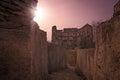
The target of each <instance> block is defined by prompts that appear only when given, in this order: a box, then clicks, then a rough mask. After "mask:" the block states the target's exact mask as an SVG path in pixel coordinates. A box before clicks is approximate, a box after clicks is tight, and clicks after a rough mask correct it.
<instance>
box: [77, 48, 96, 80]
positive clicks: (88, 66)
mask: <svg viewBox="0 0 120 80" xmlns="http://www.w3.org/2000/svg"><path fill="white" fill-rule="evenodd" d="M76 53H77V61H76V71H77V73H78V74H80V75H81V73H82V74H83V75H85V77H86V78H87V79H88V80H93V77H94V69H95V66H94V59H95V49H94V48H91V49H76ZM96 80H97V79H96Z"/></svg>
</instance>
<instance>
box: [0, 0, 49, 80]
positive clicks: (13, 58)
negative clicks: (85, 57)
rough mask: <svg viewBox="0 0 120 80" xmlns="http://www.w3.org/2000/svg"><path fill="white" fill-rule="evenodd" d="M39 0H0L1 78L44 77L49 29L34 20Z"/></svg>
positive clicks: (25, 79) (27, 79)
mask: <svg viewBox="0 0 120 80" xmlns="http://www.w3.org/2000/svg"><path fill="white" fill-rule="evenodd" d="M36 4H37V0H1V1H0V79H1V80H45V79H46V76H47V74H48V70H47V69H48V68H47V41H46V33H45V32H43V31H41V30H39V28H38V26H37V24H36V23H35V22H33V17H34V15H33V10H34V8H35V7H36Z"/></svg>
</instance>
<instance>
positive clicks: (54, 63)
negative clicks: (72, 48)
mask: <svg viewBox="0 0 120 80" xmlns="http://www.w3.org/2000/svg"><path fill="white" fill-rule="evenodd" d="M66 55H67V51H66V49H64V48H62V47H61V46H58V45H55V44H51V43H49V44H48V69H49V72H50V73H51V72H54V71H59V70H61V69H65V68H67V57H66Z"/></svg>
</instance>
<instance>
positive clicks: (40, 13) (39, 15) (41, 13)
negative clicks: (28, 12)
mask: <svg viewBox="0 0 120 80" xmlns="http://www.w3.org/2000/svg"><path fill="white" fill-rule="evenodd" d="M43 16H44V11H43V9H42V8H41V7H37V9H36V11H35V17H34V21H36V22H38V21H39V20H41V19H42V18H43Z"/></svg>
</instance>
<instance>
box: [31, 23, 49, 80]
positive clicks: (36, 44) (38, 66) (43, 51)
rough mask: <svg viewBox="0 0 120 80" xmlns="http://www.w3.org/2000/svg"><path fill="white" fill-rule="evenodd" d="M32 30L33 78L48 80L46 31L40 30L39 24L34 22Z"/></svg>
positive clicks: (35, 79)
mask: <svg viewBox="0 0 120 80" xmlns="http://www.w3.org/2000/svg"><path fill="white" fill-rule="evenodd" d="M31 30H32V36H31V37H32V40H31V41H32V42H31V44H32V50H33V51H32V56H31V57H32V69H33V77H34V79H33V80H46V79H47V74H48V65H47V64H48V53H47V38H46V32H44V31H42V30H40V29H39V26H38V25H37V24H34V25H33V27H32V29H31Z"/></svg>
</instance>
